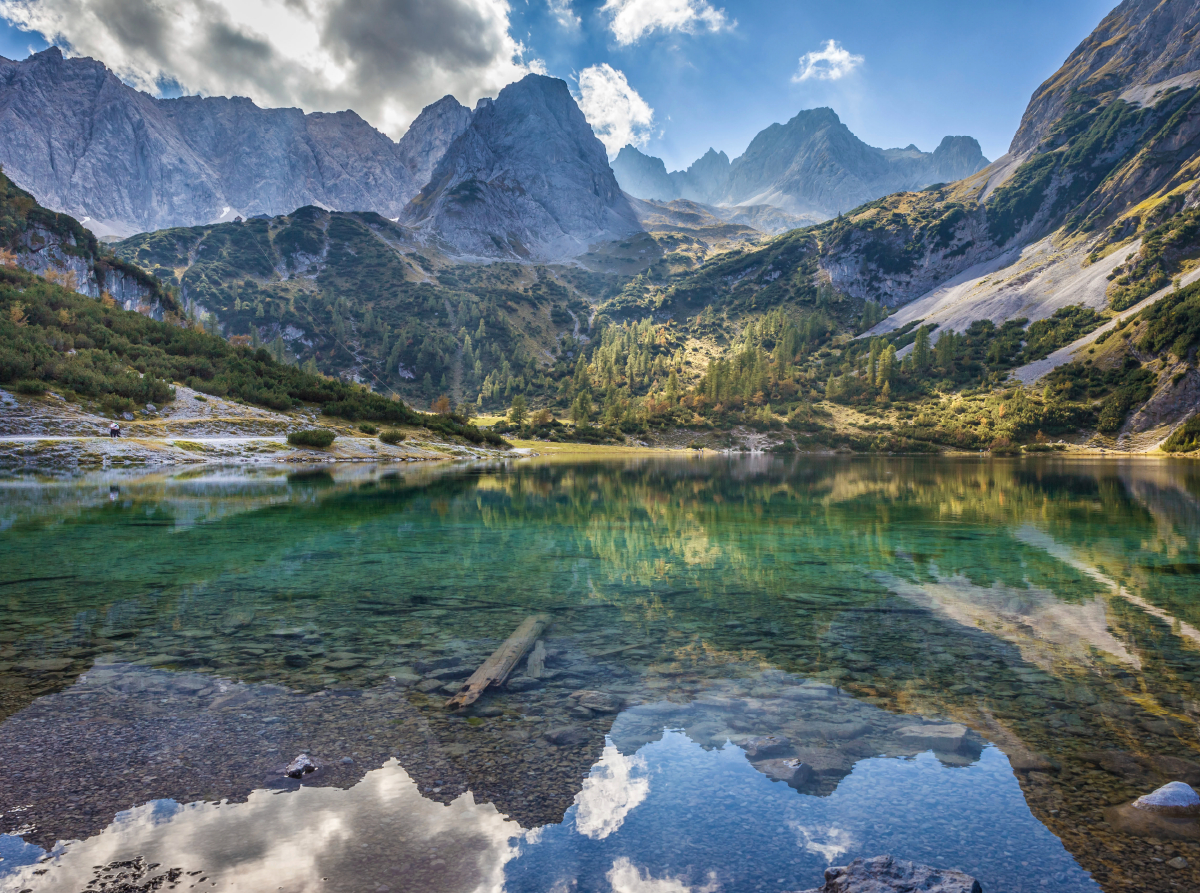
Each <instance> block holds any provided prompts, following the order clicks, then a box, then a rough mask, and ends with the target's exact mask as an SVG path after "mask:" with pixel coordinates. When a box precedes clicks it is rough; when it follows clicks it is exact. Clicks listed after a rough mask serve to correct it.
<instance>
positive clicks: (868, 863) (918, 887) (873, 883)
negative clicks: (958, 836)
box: [805, 856, 983, 893]
mask: <svg viewBox="0 0 1200 893" xmlns="http://www.w3.org/2000/svg"><path fill="white" fill-rule="evenodd" d="M918 891H920V893H983V888H982V887H980V886H979V881H977V880H975V878H973V877H971V876H970V875H968V874H964V873H963V872H961V871H955V870H954V869H952V868H932V867H930V866H928V865H918V864H917V863H915V862H909V861H908V860H907V859H893V858H892V857H891V856H876V857H874V858H873V859H855V860H854V861H853V862H851V863H850V864H849V865H844V866H841V867H840V868H826V869H825V884H824V886H821V887H816V888H814V889H812V890H806V891H805V893H918Z"/></svg>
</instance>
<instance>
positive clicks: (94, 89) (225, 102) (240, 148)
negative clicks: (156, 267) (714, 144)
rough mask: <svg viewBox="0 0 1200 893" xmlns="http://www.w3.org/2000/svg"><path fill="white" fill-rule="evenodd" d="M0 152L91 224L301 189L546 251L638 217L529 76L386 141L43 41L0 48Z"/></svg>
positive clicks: (591, 147) (195, 210) (41, 190)
mask: <svg viewBox="0 0 1200 893" xmlns="http://www.w3.org/2000/svg"><path fill="white" fill-rule="evenodd" d="M0 163H3V165H4V170H5V172H6V174H7V175H8V176H9V177H10V178H11V179H12V181H13V182H14V183H16V184H17V185H18V186H20V187H21V188H24V189H26V190H28V191H29V192H31V193H32V194H34V195H35V196H37V198H38V200H39V201H40V202H42V203H43V204H44V205H46V206H47V207H50V208H54V209H56V210H60V211H63V212H65V213H69V214H71V215H73V216H75V217H77V218H79V219H81V220H82V221H83V223H84V224H85V225H86V226H88V227H89V228H90V229H91V230H92V231H93V232H95V233H97V234H99V235H117V236H127V235H131V234H133V233H136V232H149V231H153V230H158V229H163V228H166V227H172V226H191V225H197V224H207V223H213V222H219V221H222V220H233V219H235V218H236V217H243V218H246V217H252V216H258V215H266V216H268V217H273V216H276V215H279V214H286V213H289V212H291V211H294V210H295V209H296V208H299V207H303V206H306V205H314V206H317V207H322V208H325V209H330V210H335V209H336V210H345V211H372V212H375V213H378V214H380V215H382V216H384V217H387V218H390V219H392V220H394V221H400V222H403V223H405V224H411V225H412V226H414V228H415V229H416V230H417V231H418V232H419V233H421V234H423V235H426V236H428V237H429V239H430V240H431V241H433V242H435V243H436V244H438V245H439V246H440V247H442V248H444V249H445V250H446V251H448V252H450V253H453V254H456V255H460V256H468V257H470V256H483V257H513V258H520V259H524V260H545V259H551V258H560V257H570V256H575V255H578V254H581V253H583V252H584V251H586V250H587V246H588V244H589V243H590V242H592V241H596V240H603V239H612V238H620V237H623V236H625V235H627V234H628V233H630V232H634V231H639V230H640V229H641V227H640V225H639V224H638V222H637V218H636V216H635V214H634V213H633V211H632V209H631V208H630V206H629V203H628V201H627V199H626V198H625V197H624V196H623V195H622V194H621V190H620V188H619V186H618V185H617V182H616V180H615V178H614V177H613V174H612V171H611V169H610V168H609V166H608V161H607V158H606V156H605V153H604V149H603V146H602V144H601V143H600V141H599V140H597V139H596V137H595V135H594V134H593V133H592V130H591V127H590V126H589V125H588V124H587V121H586V120H585V119H584V117H583V114H582V113H581V112H580V111H579V108H578V106H577V105H576V103H575V100H574V99H573V98H572V97H571V95H570V92H569V91H568V90H567V87H566V84H565V83H563V82H562V81H560V80H556V79H553V78H547V77H542V76H538V75H531V76H529V77H526V78H525V79H524V80H522V81H520V82H519V83H517V84H511V85H509V86H508V87H506V88H505V89H504V90H502V91H501V93H500V95H499V96H498V97H497V98H496V99H495V100H494V101H493V100H483V101H481V102H480V104H479V106H478V107H477V108H476V109H475V110H474V111H472V110H470V109H467V108H466V107H464V106H462V105H461V104H460V103H459V102H458V101H457V100H455V99H454V98H453V97H451V96H447V97H445V98H443V99H441V100H439V101H438V102H436V103H434V104H433V105H430V106H428V107H427V108H426V109H424V110H423V111H422V112H421V114H420V115H419V116H418V118H417V119H416V120H415V121H414V122H413V124H412V126H411V127H410V128H409V129H408V131H407V132H406V133H405V135H404V136H403V137H402V138H401V139H400V140H399V141H398V142H393V141H392V140H391V139H390V138H388V137H387V136H385V135H384V134H382V133H380V132H379V131H378V130H376V129H375V128H373V127H371V126H370V125H369V124H367V123H366V122H365V121H364V120H363V119H362V118H360V117H359V116H358V115H357V114H355V113H354V112H351V111H346V112H339V113H336V114H322V113H313V114H307V115H306V114H304V113H303V112H301V111H300V110H299V109H262V108H259V107H258V106H256V105H254V103H252V102H251V101H250V100H248V99H244V98H236V97H235V98H232V99H229V98H224V97H203V98H202V97H197V96H189V97H183V98H179V99H156V98H154V97H152V96H149V95H147V94H145V93H141V92H139V91H137V90H134V89H133V88H131V87H129V86H127V85H126V84H124V83H122V82H121V81H120V79H118V78H117V77H116V75H114V74H113V73H112V72H111V71H109V70H108V68H106V67H105V66H104V65H103V64H102V63H100V62H98V61H96V60H94V59H88V58H71V59H67V58H64V57H63V55H62V53H61V52H60V51H59V50H58V48H56V47H52V48H50V49H48V50H45V51H43V52H41V53H36V54H34V55H32V56H30V57H29V58H28V59H25V60H24V61H21V62H13V61H11V60H8V59H2V58H0ZM493 236H495V238H493Z"/></svg>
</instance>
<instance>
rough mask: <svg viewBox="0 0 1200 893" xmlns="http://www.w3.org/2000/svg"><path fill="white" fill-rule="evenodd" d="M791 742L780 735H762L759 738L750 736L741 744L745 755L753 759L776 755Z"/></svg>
mask: <svg viewBox="0 0 1200 893" xmlns="http://www.w3.org/2000/svg"><path fill="white" fill-rule="evenodd" d="M791 743H792V742H790V741H788V739H786V738H784V737H783V736H782V735H764V736H763V737H761V738H751V739H750V740H749V741H747V742H746V743H745V744H743V745H742V750H744V751H746V756H748V757H749V758H750V759H752V760H753V759H757V758H759V757H773V756H778V755H779V754H781V753H783V752H784V751H786V750H787V749H788V747H790V746H791Z"/></svg>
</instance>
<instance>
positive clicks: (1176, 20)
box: [1009, 0, 1200, 155]
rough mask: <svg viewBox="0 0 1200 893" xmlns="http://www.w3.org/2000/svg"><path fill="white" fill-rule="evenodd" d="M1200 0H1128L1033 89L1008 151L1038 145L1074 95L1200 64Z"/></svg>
mask: <svg viewBox="0 0 1200 893" xmlns="http://www.w3.org/2000/svg"><path fill="white" fill-rule="evenodd" d="M1197 18H1200V0H1171V2H1169V3H1163V2H1162V0H1125V2H1123V3H1121V4H1120V5H1119V6H1118V7H1117V8H1116V9H1114V10H1113V11H1112V12H1110V13H1109V14H1108V15H1107V16H1105V18H1104V20H1103V21H1102V22H1101V23H1100V24H1099V25H1098V26H1097V27H1096V30H1095V31H1093V32H1092V33H1091V34H1090V35H1088V37H1087V38H1086V39H1085V40H1084V41H1083V43H1081V44H1080V45H1079V46H1078V47H1076V48H1075V51H1074V52H1073V53H1071V55H1070V56H1068V57H1067V61H1066V62H1065V63H1063V66H1062V68H1060V69H1059V70H1058V71H1057V72H1055V73H1054V75H1053V76H1051V77H1050V79H1049V80H1047V81H1046V82H1045V83H1044V84H1042V85H1041V86H1040V87H1038V89H1037V91H1036V92H1034V94H1033V98H1032V99H1031V100H1030V102H1029V106H1028V108H1026V110H1025V114H1024V115H1023V116H1022V118H1021V126H1020V127H1019V128H1018V129H1017V133H1016V136H1014V137H1013V141H1012V146H1011V148H1010V149H1009V153H1010V154H1013V155H1021V154H1024V153H1026V152H1030V151H1032V150H1033V149H1035V148H1036V147H1037V146H1038V144H1039V143H1041V141H1042V140H1043V139H1044V138H1045V137H1046V135H1047V133H1048V132H1049V130H1050V129H1051V127H1052V126H1053V125H1054V123H1055V122H1056V121H1058V119H1059V118H1061V117H1062V115H1063V113H1064V112H1066V111H1067V106H1068V103H1069V102H1070V101H1071V97H1072V96H1073V95H1082V96H1084V97H1093V96H1096V95H1099V94H1103V93H1106V92H1109V91H1111V90H1113V89H1114V87H1116V88H1124V87H1128V86H1129V85H1133V84H1157V83H1159V82H1161V81H1167V80H1171V79H1173V78H1176V77H1178V76H1180V75H1184V74H1188V73H1191V72H1194V71H1196V70H1197V69H1200V41H1197V40H1196V30H1195V24H1196V20H1197Z"/></svg>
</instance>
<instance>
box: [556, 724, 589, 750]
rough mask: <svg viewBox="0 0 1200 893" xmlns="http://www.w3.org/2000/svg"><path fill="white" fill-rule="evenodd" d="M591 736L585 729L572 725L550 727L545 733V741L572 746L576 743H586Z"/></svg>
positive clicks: (561, 745)
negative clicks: (556, 727)
mask: <svg viewBox="0 0 1200 893" xmlns="http://www.w3.org/2000/svg"><path fill="white" fill-rule="evenodd" d="M591 737H592V736H591V734H589V733H588V732H587V731H586V730H584V729H579V728H575V727H574V726H566V727H563V728H558V729H551V730H550V731H548V732H547V733H546V735H545V738H546V740H547V741H549V742H550V743H551V744H557V745H558V746H559V747H574V746H575V745H578V744H586V743H587V741H588V739H589V738H591Z"/></svg>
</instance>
